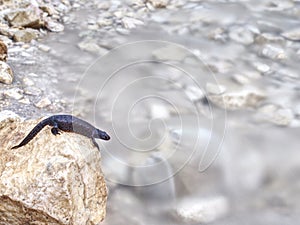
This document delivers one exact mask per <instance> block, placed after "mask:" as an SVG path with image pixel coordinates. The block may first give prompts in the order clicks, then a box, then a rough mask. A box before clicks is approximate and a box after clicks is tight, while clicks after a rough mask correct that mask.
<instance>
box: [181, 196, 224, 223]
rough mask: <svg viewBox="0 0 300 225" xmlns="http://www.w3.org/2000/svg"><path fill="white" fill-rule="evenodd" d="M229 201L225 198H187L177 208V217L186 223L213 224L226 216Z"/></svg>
mask: <svg viewBox="0 0 300 225" xmlns="http://www.w3.org/2000/svg"><path fill="white" fill-rule="evenodd" d="M228 211H229V201H228V200H227V198H225V197H224V196H214V197H205V198H195V196H193V197H191V198H186V199H184V200H182V201H181V202H180V203H179V204H178V206H177V207H176V213H177V215H178V216H179V217H180V218H181V219H182V220H183V221H184V222H186V223H191V222H192V223H205V224H206V223H211V222H214V221H215V220H217V219H219V218H221V217H223V216H225V215H226V214H227V213H228Z"/></svg>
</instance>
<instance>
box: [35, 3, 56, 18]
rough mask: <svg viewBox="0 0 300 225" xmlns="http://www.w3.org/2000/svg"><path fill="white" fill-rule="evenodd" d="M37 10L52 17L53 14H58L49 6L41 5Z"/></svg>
mask: <svg viewBox="0 0 300 225" xmlns="http://www.w3.org/2000/svg"><path fill="white" fill-rule="evenodd" d="M39 8H40V9H41V10H42V11H43V12H46V13H47V14H48V15H49V16H52V15H54V14H58V12H57V11H56V10H55V8H54V7H53V6H52V5H50V4H45V5H41V6H39Z"/></svg>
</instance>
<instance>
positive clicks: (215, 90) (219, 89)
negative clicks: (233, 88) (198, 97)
mask: <svg viewBox="0 0 300 225" xmlns="http://www.w3.org/2000/svg"><path fill="white" fill-rule="evenodd" d="M206 91H207V92H208V93H209V94H214V95H220V94H223V93H224V92H225V91H226V87H225V86H223V85H217V84H213V83H207V84H206Z"/></svg>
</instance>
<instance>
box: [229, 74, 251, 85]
mask: <svg viewBox="0 0 300 225" xmlns="http://www.w3.org/2000/svg"><path fill="white" fill-rule="evenodd" d="M232 78H233V80H234V81H235V82H237V83H238V84H241V85H245V84H249V83H250V79H249V78H248V77H246V76H244V75H242V74H234V75H233V77H232Z"/></svg>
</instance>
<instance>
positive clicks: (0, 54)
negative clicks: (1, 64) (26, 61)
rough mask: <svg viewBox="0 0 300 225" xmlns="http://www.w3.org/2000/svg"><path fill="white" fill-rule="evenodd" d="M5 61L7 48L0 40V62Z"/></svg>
mask: <svg viewBox="0 0 300 225" xmlns="http://www.w3.org/2000/svg"><path fill="white" fill-rule="evenodd" d="M6 59H7V46H6V44H5V43H4V42H3V41H1V40H0V61H6Z"/></svg>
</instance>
